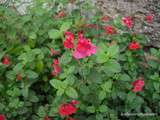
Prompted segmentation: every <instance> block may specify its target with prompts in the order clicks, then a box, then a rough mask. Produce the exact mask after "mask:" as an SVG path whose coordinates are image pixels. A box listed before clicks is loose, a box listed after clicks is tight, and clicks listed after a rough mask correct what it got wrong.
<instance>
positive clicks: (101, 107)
mask: <svg viewBox="0 0 160 120" xmlns="http://www.w3.org/2000/svg"><path fill="white" fill-rule="evenodd" d="M99 111H100V112H101V113H105V112H107V111H108V107H107V106H106V105H101V106H99Z"/></svg>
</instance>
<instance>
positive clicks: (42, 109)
mask: <svg viewBox="0 0 160 120" xmlns="http://www.w3.org/2000/svg"><path fill="white" fill-rule="evenodd" d="M45 115H46V110H45V107H43V106H40V107H39V109H38V116H39V117H45Z"/></svg>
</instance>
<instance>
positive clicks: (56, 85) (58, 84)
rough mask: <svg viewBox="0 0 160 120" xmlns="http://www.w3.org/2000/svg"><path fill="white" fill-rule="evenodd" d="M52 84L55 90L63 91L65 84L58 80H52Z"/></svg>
mask: <svg viewBox="0 0 160 120" xmlns="http://www.w3.org/2000/svg"><path fill="white" fill-rule="evenodd" d="M50 84H51V85H52V86H53V87H54V88H55V89H62V86H63V82H62V81H60V80H57V79H52V80H50Z"/></svg>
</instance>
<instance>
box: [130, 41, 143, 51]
mask: <svg viewBox="0 0 160 120" xmlns="http://www.w3.org/2000/svg"><path fill="white" fill-rule="evenodd" d="M140 48H141V45H140V43H139V42H137V41H133V42H131V43H130V44H129V49H130V50H137V49H140Z"/></svg>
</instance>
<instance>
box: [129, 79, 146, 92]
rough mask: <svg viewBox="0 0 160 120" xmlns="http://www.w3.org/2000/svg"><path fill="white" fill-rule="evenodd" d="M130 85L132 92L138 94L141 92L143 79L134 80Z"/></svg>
mask: <svg viewBox="0 0 160 120" xmlns="http://www.w3.org/2000/svg"><path fill="white" fill-rule="evenodd" d="M132 85H133V86H134V88H133V92H140V91H142V90H143V87H144V80H143V79H139V80H136V81H134V82H133V83H132Z"/></svg>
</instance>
